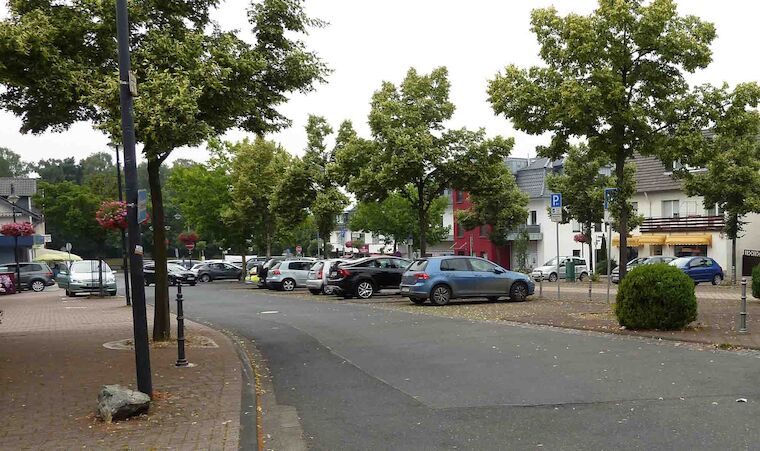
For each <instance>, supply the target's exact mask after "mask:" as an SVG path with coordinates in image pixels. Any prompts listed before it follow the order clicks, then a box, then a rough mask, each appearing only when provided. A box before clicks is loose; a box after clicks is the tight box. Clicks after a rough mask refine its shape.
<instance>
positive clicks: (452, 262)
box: [441, 258, 470, 271]
mask: <svg viewBox="0 0 760 451" xmlns="http://www.w3.org/2000/svg"><path fill="white" fill-rule="evenodd" d="M469 270H470V266H469V265H468V264H467V259H465V258H447V259H446V260H443V261H442V262H441V271H469Z"/></svg>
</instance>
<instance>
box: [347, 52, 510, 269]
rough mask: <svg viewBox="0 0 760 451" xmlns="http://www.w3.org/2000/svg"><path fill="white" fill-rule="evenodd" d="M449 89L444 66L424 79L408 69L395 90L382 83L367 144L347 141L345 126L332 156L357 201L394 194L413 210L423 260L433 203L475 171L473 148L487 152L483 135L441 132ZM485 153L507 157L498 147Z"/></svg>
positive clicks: (449, 110) (353, 138)
mask: <svg viewBox="0 0 760 451" xmlns="http://www.w3.org/2000/svg"><path fill="white" fill-rule="evenodd" d="M449 87H450V86H449V81H448V77H447V70H446V68H443V67H440V68H437V69H434V70H433V71H432V72H431V73H430V74H429V75H421V74H419V73H417V71H416V70H414V69H409V71H408V72H407V74H406V78H405V79H404V81H403V82H402V83H401V85H400V86H398V87H397V86H395V85H394V84H393V83H390V82H384V83H383V84H382V86H381V87H380V89H379V90H378V91H376V92H375V94H374V95H373V96H372V102H371V110H370V114H369V126H370V130H371V131H372V138H373V139H372V141H368V140H364V139H361V138H358V137H356V136H355V135H353V136H352V133H351V129H350V127H348V126H347V127H345V128H344V130H343V135H344V136H342V137H341V140H345V142H342V143H341V147H340V148H339V149H338V150H337V151H336V162H337V163H338V164H339V165H341V166H342V167H341V168H340V169H339V170H338V171H337V173H338V174H339V175H340V176H341V177H342V178H347V179H348V189H349V190H350V191H351V192H353V193H354V194H356V196H357V197H358V198H359V200H360V201H365V202H368V201H382V200H383V199H385V198H386V197H388V196H389V194H390V193H393V192H396V193H399V194H400V195H401V196H403V197H404V198H406V199H407V200H408V201H409V202H410V203H411V204H412V205H413V206H414V210H415V213H416V215H417V224H418V229H417V235H418V239H419V243H420V252H421V254H422V255H425V253H426V251H427V243H428V237H427V235H426V233H427V227H425V224H430V220H429V216H430V209H431V208H432V205H433V203H434V202H435V200H436V199H438V198H439V197H440V196H441V195H443V193H444V190H446V189H447V188H451V187H455V188H459V187H461V186H463V182H464V179H465V178H466V177H465V175H466V172H467V171H471V172H473V173H478V172H479V171H478V169H471V168H478V165H479V164H481V162H480V161H478V160H476V159H474V158H473V153H472V152H471V150H472V149H473V148H474V147H478V146H480V147H482V148H483V149H488V148H489V146H488V145H487V144H488V142H487V141H486V140H485V136H484V135H485V134H484V132H483V131H478V132H471V131H468V130H465V129H459V130H448V129H446V128H445V126H444V122H445V121H447V120H449V119H451V116H452V115H453V113H454V104H453V103H451V101H450V100H449ZM339 135H340V133H339ZM490 150H492V151H493V155H499V158H501V157H502V156H506V155H504V154H503V151H504V150H505V149H504V148H503V147H499V146H495V147H494V148H493V149H490ZM502 165H503V162H502ZM410 185H411V187H412V189H411V190H410V189H407V187H408V186H410ZM468 188H469V187H468Z"/></svg>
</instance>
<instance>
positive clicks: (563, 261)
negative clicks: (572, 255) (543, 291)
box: [557, 257, 568, 279]
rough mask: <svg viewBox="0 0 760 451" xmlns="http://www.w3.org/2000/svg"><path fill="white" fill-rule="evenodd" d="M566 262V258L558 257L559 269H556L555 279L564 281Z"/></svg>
mask: <svg viewBox="0 0 760 451" xmlns="http://www.w3.org/2000/svg"><path fill="white" fill-rule="evenodd" d="M567 260H568V259H566V258H562V257H560V259H559V261H560V263H559V267H558V268H557V277H559V278H560V279H564V278H565V276H566V275H567Z"/></svg>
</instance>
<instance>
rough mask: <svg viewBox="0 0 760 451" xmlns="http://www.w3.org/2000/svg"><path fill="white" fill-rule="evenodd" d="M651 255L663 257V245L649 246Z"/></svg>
mask: <svg viewBox="0 0 760 451" xmlns="http://www.w3.org/2000/svg"><path fill="white" fill-rule="evenodd" d="M649 255H652V256H655V255H662V244H651V245H650V246H649Z"/></svg>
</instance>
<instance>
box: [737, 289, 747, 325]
mask: <svg viewBox="0 0 760 451" xmlns="http://www.w3.org/2000/svg"><path fill="white" fill-rule="evenodd" d="M739 333H740V334H746V333H747V278H746V277H742V308H741V312H739Z"/></svg>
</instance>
